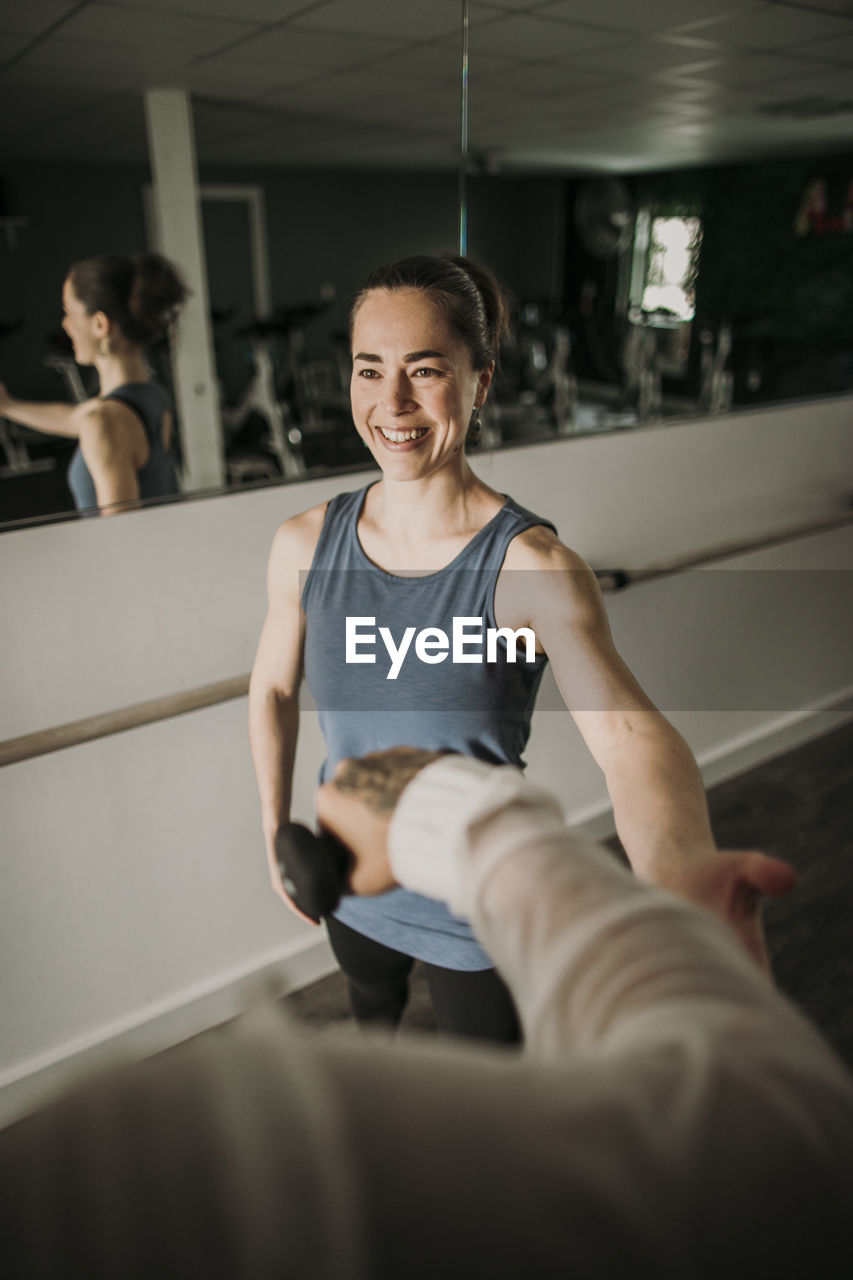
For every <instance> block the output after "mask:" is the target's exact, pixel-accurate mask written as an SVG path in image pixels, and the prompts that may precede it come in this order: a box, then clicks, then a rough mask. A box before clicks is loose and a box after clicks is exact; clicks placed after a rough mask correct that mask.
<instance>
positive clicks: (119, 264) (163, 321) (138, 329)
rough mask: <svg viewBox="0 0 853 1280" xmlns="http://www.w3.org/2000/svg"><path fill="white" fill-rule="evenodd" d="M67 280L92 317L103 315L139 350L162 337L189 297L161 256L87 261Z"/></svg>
mask: <svg viewBox="0 0 853 1280" xmlns="http://www.w3.org/2000/svg"><path fill="white" fill-rule="evenodd" d="M68 279H69V280H70V281H71V287H72V289H73V290H74V292H75V294H76V295H77V297H78V298H79V299H80V301H81V302H82V304H83V306H84V307H85V308H86V310H87V311H88V313H89V315H90V316H92V315H94V314H95V312H96V311H103V313H104V315H105V316H107V317H108V319H110V320H112V321H113V323H114V324H117V325H118V327H119V329H120V330H121V332H122V333H123V334H124V336H125V338H127V340H128V341H129V342H138V343H139V344H140V345H142V346H145V345H147V344H148V343H151V342H155V341H156V340H157V339H158V338H160V337H162V335H163V334H164V333H165V332H166V330H167V329H168V327H169V325H170V324H171V322H172V321H173V320H174V319H175V317H176V316H177V314H178V311H179V310H180V308H181V307H182V306H183V304H184V301H185V300H186V298H187V295H188V293H189V290H188V289H187V287H186V285H185V284H184V282H183V280H182V278H181V275H180V272H179V271H178V270H177V268H176V267H174V266H173V265H172V263H171V262H169V261H167V259H166V258H163V257H161V256H160V254H159V253H140V254H136V255H135V256H134V257H132V258H131V257H125V256H123V255H121V254H102V255H101V256H99V257H96V258H85V259H83V261H82V262H75V264H74V266H73V267H72V268H71V269H70V271H69V272H68Z"/></svg>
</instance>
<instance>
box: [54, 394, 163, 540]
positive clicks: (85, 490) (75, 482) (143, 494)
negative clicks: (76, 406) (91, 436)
mask: <svg viewBox="0 0 853 1280" xmlns="http://www.w3.org/2000/svg"><path fill="white" fill-rule="evenodd" d="M102 399H104V400H118V401H119V402H120V403H121V404H123V405H127V407H128V409H132V410H133V412H134V413H135V414H136V416H137V417H138V418H139V420H140V422H141V423H142V426H143V427H144V429H145V436H146V439H147V440H148V446H149V449H150V453H149V457H148V461H147V462H146V464H145V466H144V467H140V468H139V470H138V471H137V473H136V475H137V479H138V481H139V496H140V498H164V497H167V496H168V495H169V494H172V493H178V492H179V487H178V474H177V469H176V467H175V460H174V458H173V456H172V454H171V453H170V452H169V451H168V450H166V449H164V447H163V432H162V426H163V415H164V413H166V411H167V410H169V409H171V401H170V400H169V396H168V394H167V392H166V391H165V389H164V388H163V387H161V386H160V384H159V382H128V383H126V384H125V385H124V386H123V387H116V389H115V391H110V392H108V393H107V395H105V396H103V397H102ZM68 487H69V489H70V490H71V493H72V495H73V498H74V505H75V506H76V508H77V510H78V511H84V512H86V513H87V514H88V515H97V507H98V498H97V495H96V493H95V483H94V481H93V479H92V475H91V472H90V471H89V468H88V467H87V466H86V460H85V458H84V457H83V453H82V450H81V449H80V446H79V444H78V446H77V448H76V449H75V450H74V454H73V456H72V458H71V464H70V466H69V468H68Z"/></svg>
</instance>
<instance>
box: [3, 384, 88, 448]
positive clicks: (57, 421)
mask: <svg viewBox="0 0 853 1280" xmlns="http://www.w3.org/2000/svg"><path fill="white" fill-rule="evenodd" d="M91 404H92V401H91V400H86V401H84V402H83V404H61V403H44V404H42V403H40V402H39V401H35V400H16V399H15V398H14V397H13V396H10V395H9V392H8V389H7V388H6V386H5V385H4V384H3V383H2V382H0V417H2V418H8V419H9V421H10V422H17V423H18V424H19V426H22V427H30V428H31V429H32V430H33V431H44V432H46V433H47V434H48V435H52V436H70V437H71V438H72V439H76V438H77V437H78V436H79V435H80V424H81V421H82V415H81V410H84V409H86V408H88V407H89V406H90V405H91Z"/></svg>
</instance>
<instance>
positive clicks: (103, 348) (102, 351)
mask: <svg viewBox="0 0 853 1280" xmlns="http://www.w3.org/2000/svg"><path fill="white" fill-rule="evenodd" d="M109 354H110V341H109V338H101V339H99V341H98V355H99V356H108V355H109Z"/></svg>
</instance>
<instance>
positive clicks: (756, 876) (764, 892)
mask: <svg viewBox="0 0 853 1280" xmlns="http://www.w3.org/2000/svg"><path fill="white" fill-rule="evenodd" d="M744 875H745V877H746V878H747V880H748V881H749V883H750V885H751V886H752V888H753V889H755V891H756V892H757V893H758V894H760V895H761V896H762V897H765V898H784V896H785V895H786V894H788V893H790V892H791V891H792V889H794V888H795V887H796V884H797V873H796V871H795V870H794V868H793V867H792V866H789V865H788V863H787V862H782V861H781V860H780V859H779V858H771V857H768V855H767V854H766V853H750V854H747V856H746V859H745V866H744Z"/></svg>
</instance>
